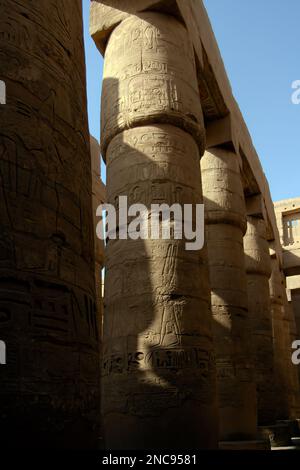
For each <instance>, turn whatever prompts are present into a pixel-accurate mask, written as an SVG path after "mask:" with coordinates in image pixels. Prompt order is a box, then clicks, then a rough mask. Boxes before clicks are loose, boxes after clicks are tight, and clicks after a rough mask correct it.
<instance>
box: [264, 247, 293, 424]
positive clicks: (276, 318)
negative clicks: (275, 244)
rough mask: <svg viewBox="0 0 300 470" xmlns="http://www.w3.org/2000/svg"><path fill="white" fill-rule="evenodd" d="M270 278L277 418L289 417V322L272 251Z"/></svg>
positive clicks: (282, 289) (282, 287) (281, 282)
mask: <svg viewBox="0 0 300 470" xmlns="http://www.w3.org/2000/svg"><path fill="white" fill-rule="evenodd" d="M271 254H272V256H271V267H272V274H271V277H270V281H269V282H270V298H271V315H272V328H273V341H274V365H275V371H276V374H275V376H276V384H277V387H278V388H277V391H278V418H279V419H281V420H285V419H288V417H289V401H290V396H289V391H290V387H291V386H290V369H291V353H290V349H291V346H290V345H289V322H288V321H287V314H286V311H285V308H284V295H285V292H284V286H283V280H282V275H281V272H280V266H279V262H278V259H277V257H276V252H275V251H272V253H271Z"/></svg>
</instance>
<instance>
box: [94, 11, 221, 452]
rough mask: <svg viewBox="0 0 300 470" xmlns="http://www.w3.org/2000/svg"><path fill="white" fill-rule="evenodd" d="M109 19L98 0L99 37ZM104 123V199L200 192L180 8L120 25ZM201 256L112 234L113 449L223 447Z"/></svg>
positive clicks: (193, 88) (107, 400)
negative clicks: (171, 13) (176, 12)
mask: <svg viewBox="0 0 300 470" xmlns="http://www.w3.org/2000/svg"><path fill="white" fill-rule="evenodd" d="M111 10H112V9H111V8H110V9H109V13H110V20H111ZM104 12H105V8H104ZM94 20H95V18H94ZM105 21H106V19H105V17H103V7H102V15H100V16H99V37H100V36H101V27H102V26H101V25H103V24H105ZM94 25H95V22H94ZM95 38H96V42H97V34H96V35H95ZM101 123H102V151H103V155H104V158H106V163H107V199H108V202H109V203H114V204H117V202H118V197H119V196H120V195H122V196H127V197H128V205H131V204H133V203H143V204H144V205H145V206H146V207H147V208H150V204H152V203H158V204H161V203H167V204H169V205H171V204H173V203H179V204H180V205H182V204H184V203H193V202H194V203H201V202H202V189H201V182H200V181H201V179H200V168H199V158H200V155H202V153H203V150H204V145H205V143H204V124H203V116H202V112H201V106H200V99H199V94H198V86H197V76H196V68H195V62H194V55H193V48H192V45H191V43H190V40H189V37H188V34H187V32H186V30H185V28H184V27H183V25H182V24H180V23H179V22H178V21H177V20H176V19H175V18H173V17H171V16H166V15H162V14H159V13H153V12H151V13H142V14H139V16H138V17H137V16H128V18H127V19H125V20H124V21H122V22H121V24H119V26H117V27H116V28H115V29H114V30H113V32H112V33H111V35H110V38H109V41H108V45H107V48H106V52H105V67H104V82H103V93H102V118H101ZM206 263H207V261H206V257H205V251H204V250H202V251H187V250H186V249H185V240H175V239H174V237H171V239H170V240H154V239H149V240H143V239H138V240H126V239H124V240H109V242H108V245H107V250H106V279H105V313H104V338H103V342H104V345H103V357H104V360H103V377H102V387H103V388H102V390H103V391H102V393H103V405H102V414H103V420H104V429H105V443H106V446H107V447H108V448H138V449H149V448H152V449H166V448H175V449H176V448H182V449H184V448H193V447H194V446H195V447H197V448H199V447H200V448H201V447H202V448H212V447H217V440H218V436H217V418H216V414H217V407H216V388H215V387H216V384H215V365H214V353H213V344H212V332H211V317H210V308H209V287H208V282H207V277H208V276H207V274H208V273H207V266H206Z"/></svg>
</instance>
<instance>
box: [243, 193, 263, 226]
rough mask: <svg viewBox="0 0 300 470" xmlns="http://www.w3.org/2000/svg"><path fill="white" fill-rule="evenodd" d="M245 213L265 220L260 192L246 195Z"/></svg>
mask: <svg viewBox="0 0 300 470" xmlns="http://www.w3.org/2000/svg"><path fill="white" fill-rule="evenodd" d="M246 210H247V215H250V216H251V217H257V218H259V219H265V220H266V209H265V205H264V201H263V197H262V195H261V194H257V195H255V196H249V197H246Z"/></svg>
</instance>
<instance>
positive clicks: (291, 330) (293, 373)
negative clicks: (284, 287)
mask: <svg viewBox="0 0 300 470" xmlns="http://www.w3.org/2000/svg"><path fill="white" fill-rule="evenodd" d="M284 303H285V312H286V320H287V324H288V339H287V348H288V352H289V355H290V358H291V355H292V353H293V351H294V350H293V349H291V347H292V344H293V342H294V341H295V340H299V332H298V331H297V325H296V321H295V315H294V311H293V306H292V302H290V301H288V299H287V298H285V299H284ZM298 372H299V366H297V365H294V364H293V363H292V362H291V365H290V370H289V373H290V400H289V404H290V418H291V419H299V416H300V387H299V375H298Z"/></svg>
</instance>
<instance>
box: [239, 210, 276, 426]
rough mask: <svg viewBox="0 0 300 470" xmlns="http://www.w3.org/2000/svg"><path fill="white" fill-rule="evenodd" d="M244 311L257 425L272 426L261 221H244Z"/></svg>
mask: <svg viewBox="0 0 300 470" xmlns="http://www.w3.org/2000/svg"><path fill="white" fill-rule="evenodd" d="M244 250H245V257H246V271H247V284H248V308H249V315H250V318H251V322H252V332H253V354H254V368H255V381H256V390H257V402H258V403H257V405H258V411H257V413H258V424H259V425H264V424H272V423H274V422H275V421H276V419H277V416H278V403H277V396H276V386H275V383H276V381H275V375H274V374H275V371H274V352H273V334H272V321H271V305H270V288H269V278H270V275H271V262H270V256H269V246H268V242H267V240H266V224H265V221H264V220H262V219H259V218H256V217H251V216H249V217H248V222H247V233H246V235H245V237H244Z"/></svg>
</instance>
